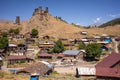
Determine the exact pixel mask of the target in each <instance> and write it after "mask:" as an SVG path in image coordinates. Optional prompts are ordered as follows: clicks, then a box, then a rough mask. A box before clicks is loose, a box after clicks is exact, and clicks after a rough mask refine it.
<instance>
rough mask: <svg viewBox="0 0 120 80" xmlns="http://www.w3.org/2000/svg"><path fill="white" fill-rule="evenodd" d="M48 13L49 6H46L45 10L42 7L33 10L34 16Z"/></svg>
mask: <svg viewBox="0 0 120 80" xmlns="http://www.w3.org/2000/svg"><path fill="white" fill-rule="evenodd" d="M47 13H48V7H46V9H45V10H42V7H41V6H40V7H38V8H36V9H35V11H34V12H33V16H34V15H40V16H43V15H46V14H47Z"/></svg>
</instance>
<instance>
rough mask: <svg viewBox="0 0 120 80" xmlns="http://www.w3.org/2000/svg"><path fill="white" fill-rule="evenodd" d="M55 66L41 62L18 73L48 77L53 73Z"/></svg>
mask: <svg viewBox="0 0 120 80" xmlns="http://www.w3.org/2000/svg"><path fill="white" fill-rule="evenodd" d="M53 68H54V67H53V65H52V64H50V63H48V62H45V61H41V62H38V63H35V64H33V65H30V66H28V67H26V68H24V69H21V70H18V71H17V72H16V73H17V74H19V73H24V74H28V75H31V74H34V73H37V74H38V75H39V76H46V75H49V74H50V73H51V72H52V71H53Z"/></svg>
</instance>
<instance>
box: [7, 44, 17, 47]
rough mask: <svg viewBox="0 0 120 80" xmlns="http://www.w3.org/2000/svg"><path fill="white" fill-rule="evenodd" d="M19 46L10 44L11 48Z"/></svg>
mask: <svg viewBox="0 0 120 80" xmlns="http://www.w3.org/2000/svg"><path fill="white" fill-rule="evenodd" d="M16 46H17V45H15V44H9V47H16Z"/></svg>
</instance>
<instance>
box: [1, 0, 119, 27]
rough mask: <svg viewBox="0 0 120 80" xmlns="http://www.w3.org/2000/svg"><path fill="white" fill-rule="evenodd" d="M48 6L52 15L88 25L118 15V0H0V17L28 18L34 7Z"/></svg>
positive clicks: (8, 18)
mask: <svg viewBox="0 0 120 80" xmlns="http://www.w3.org/2000/svg"><path fill="white" fill-rule="evenodd" d="M39 6H42V8H43V9H45V8H46V7H48V8H49V13H50V14H51V15H52V16H59V17H62V19H64V20H65V21H67V22H68V23H75V24H77V25H83V26H88V25H91V24H97V23H104V22H106V21H109V20H112V19H115V18H119V17H120V0H0V19H7V20H15V18H16V16H20V19H21V20H29V19H30V18H31V16H32V14H33V11H34V9H35V8H37V7H39Z"/></svg>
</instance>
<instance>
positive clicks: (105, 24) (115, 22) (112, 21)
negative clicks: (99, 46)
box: [99, 18, 120, 28]
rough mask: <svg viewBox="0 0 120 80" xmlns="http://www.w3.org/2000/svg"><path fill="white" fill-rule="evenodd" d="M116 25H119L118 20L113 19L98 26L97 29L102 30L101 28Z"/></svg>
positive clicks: (119, 19)
mask: <svg viewBox="0 0 120 80" xmlns="http://www.w3.org/2000/svg"><path fill="white" fill-rule="evenodd" d="M117 24H120V18H116V19H113V20H111V21H108V22H106V23H104V24H102V25H100V26H99V27H100V28H103V27H107V26H114V25H117Z"/></svg>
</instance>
